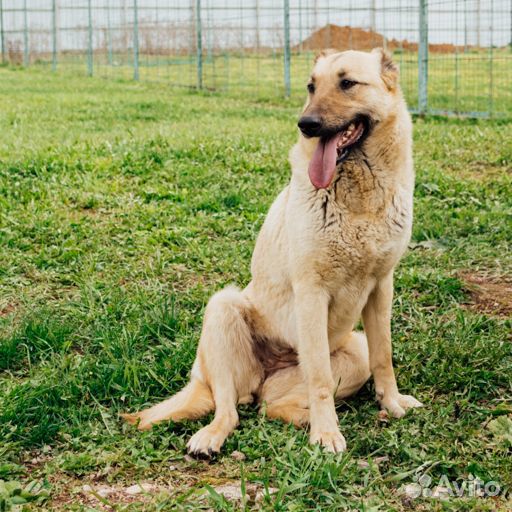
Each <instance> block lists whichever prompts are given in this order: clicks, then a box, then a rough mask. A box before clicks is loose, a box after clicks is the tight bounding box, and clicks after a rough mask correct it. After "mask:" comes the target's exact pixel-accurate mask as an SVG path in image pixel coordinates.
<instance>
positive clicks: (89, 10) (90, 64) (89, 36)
mask: <svg viewBox="0 0 512 512" xmlns="http://www.w3.org/2000/svg"><path fill="white" fill-rule="evenodd" d="M87 16H88V22H87V74H88V75H89V76H92V74H93V55H92V6H91V0H87Z"/></svg>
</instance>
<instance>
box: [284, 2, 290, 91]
mask: <svg viewBox="0 0 512 512" xmlns="http://www.w3.org/2000/svg"><path fill="white" fill-rule="evenodd" d="M290 92H291V82H290V0H284V94H285V96H286V97H287V98H289V97H290Z"/></svg>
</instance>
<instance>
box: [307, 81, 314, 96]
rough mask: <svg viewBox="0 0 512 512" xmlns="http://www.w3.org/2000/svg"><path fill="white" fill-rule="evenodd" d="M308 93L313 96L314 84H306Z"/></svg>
mask: <svg viewBox="0 0 512 512" xmlns="http://www.w3.org/2000/svg"><path fill="white" fill-rule="evenodd" d="M308 91H309V92H310V93H311V94H313V93H314V92H315V84H314V83H312V82H310V83H309V84H308Z"/></svg>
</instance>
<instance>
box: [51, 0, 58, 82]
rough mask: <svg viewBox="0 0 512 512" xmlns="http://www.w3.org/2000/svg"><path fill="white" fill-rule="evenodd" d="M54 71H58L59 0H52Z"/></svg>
mask: <svg viewBox="0 0 512 512" xmlns="http://www.w3.org/2000/svg"><path fill="white" fill-rule="evenodd" d="M52 71H53V72H55V71H57V0H52Z"/></svg>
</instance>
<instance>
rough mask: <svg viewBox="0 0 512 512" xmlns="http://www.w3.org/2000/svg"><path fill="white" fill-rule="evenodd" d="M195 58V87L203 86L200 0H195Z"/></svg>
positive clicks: (200, 87)
mask: <svg viewBox="0 0 512 512" xmlns="http://www.w3.org/2000/svg"><path fill="white" fill-rule="evenodd" d="M196 50H197V52H196V59H197V88H198V89H202V88H203V34H202V27H201V0H196Z"/></svg>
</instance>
